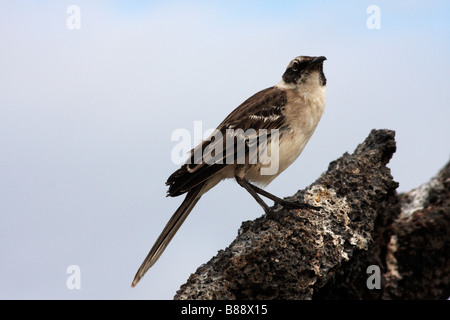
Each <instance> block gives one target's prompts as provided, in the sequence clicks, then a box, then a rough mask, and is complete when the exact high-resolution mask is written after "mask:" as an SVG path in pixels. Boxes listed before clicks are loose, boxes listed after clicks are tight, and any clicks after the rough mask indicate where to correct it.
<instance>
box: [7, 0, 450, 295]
mask: <svg viewBox="0 0 450 320" xmlns="http://www.w3.org/2000/svg"><path fill="white" fill-rule="evenodd" d="M69 5H78V6H79V8H80V9H81V15H80V22H81V24H80V27H81V29H79V30H76V29H75V30H70V29H68V28H67V26H66V20H67V19H68V18H69V14H67V13H66V9H67V7H68V6H69ZM369 5H377V6H378V7H379V8H380V10H381V14H380V19H381V20H380V22H381V29H375V30H370V29H368V28H367V24H366V21H367V19H368V18H369V16H370V14H368V13H367V12H366V10H367V8H368V7H369ZM0 44H1V50H0V150H1V151H0V174H1V176H0V218H1V220H0V262H1V263H0V298H1V299H171V298H172V297H173V296H174V294H175V292H176V290H178V288H179V287H180V285H181V284H183V283H185V281H186V280H187V278H188V277H189V275H190V273H192V272H195V270H196V269H197V267H199V266H200V265H201V264H202V263H205V262H207V261H208V260H209V259H210V258H211V257H212V256H214V255H215V254H216V253H217V251H218V250H219V249H224V248H225V247H226V246H227V245H228V244H229V243H230V242H231V241H232V240H233V239H234V238H235V237H236V235H237V230H238V228H239V226H240V225H241V223H242V221H245V220H250V219H255V218H257V217H259V216H261V215H262V214H263V211H262V210H261V208H260V207H259V205H258V204H257V203H256V202H255V201H254V200H253V199H252V198H251V196H250V195H249V194H248V193H247V192H245V191H244V190H242V189H241V188H240V187H239V186H238V185H237V184H236V183H235V182H233V181H227V182H225V183H222V184H221V185H219V186H218V187H217V188H215V189H214V190H212V191H210V192H209V193H208V194H206V195H205V196H204V197H203V198H202V199H201V200H200V202H199V203H198V205H197V206H196V208H195V209H194V211H193V212H192V213H191V215H190V216H189V217H188V219H187V220H186V222H185V223H184V225H183V226H182V228H181V229H180V231H179V232H178V234H177V235H176V236H175V238H174V239H173V241H172V243H171V244H170V245H169V247H168V248H167V250H166V251H165V253H164V254H163V256H162V257H161V259H160V260H159V261H158V262H157V264H156V265H155V266H154V267H153V268H152V269H151V270H150V271H149V272H148V273H147V274H146V276H145V277H144V278H143V280H142V281H141V282H140V283H139V285H138V286H137V287H136V288H134V289H132V288H130V283H131V281H132V279H133V276H134V274H135V272H136V270H137V268H138V267H139V265H140V264H141V262H142V260H143V259H144V257H145V256H146V255H147V253H148V251H149V249H150V247H151V246H152V245H153V242H154V241H155V239H156V238H157V237H158V235H159V233H160V231H161V230H162V228H163V227H164V225H165V224H166V222H167V221H168V219H169V217H170V216H171V214H172V213H173V211H174V210H175V209H176V208H177V207H178V205H179V204H180V203H181V201H182V197H178V198H166V197H165V193H166V186H165V185H164V183H165V181H166V179H167V177H168V176H169V175H170V174H171V173H172V172H173V171H174V170H176V169H177V168H178V166H177V165H175V164H173V163H172V161H171V157H170V155H171V150H172V148H173V147H174V146H175V145H176V142H173V141H171V134H172V132H173V131H174V130H176V129H179V128H184V129H187V130H190V131H192V130H193V127H194V121H203V128H204V129H208V128H213V127H215V126H217V125H218V124H219V123H220V122H221V121H222V119H223V118H224V117H225V116H226V115H227V114H228V113H229V112H230V111H232V110H233V109H234V108H235V107H237V106H238V105H239V104H240V103H241V102H243V101H244V100H245V99H247V98H248V97H249V96H250V95H252V94H254V93H256V92H257V91H259V90H261V89H264V88H267V87H269V86H272V85H274V84H276V83H277V82H278V81H279V80H280V78H281V75H282V74H283V72H284V70H285V67H286V65H287V64H288V63H289V61H290V60H291V59H292V58H294V57H295V56H298V55H324V56H326V57H327V58H328V60H327V61H326V62H325V67H324V70H325V74H326V76H327V78H328V86H327V107H326V110H325V113H324V115H323V117H322V120H321V122H320V123H319V126H318V128H317V130H316V133H315V134H314V136H313V137H312V139H311V140H310V142H309V144H308V145H307V147H306V148H305V150H304V152H303V154H302V155H301V156H300V158H299V159H298V160H297V161H296V162H295V163H294V164H293V165H292V166H291V167H290V168H289V169H287V170H286V171H285V172H284V173H283V174H282V175H281V176H280V177H279V178H278V179H277V180H275V181H274V182H273V183H272V184H271V185H270V186H269V187H268V188H267V190H269V191H271V192H273V193H275V194H277V195H279V196H282V197H283V196H288V195H292V194H294V193H295V192H296V191H297V190H299V189H302V188H304V187H306V186H308V185H309V184H311V183H312V182H314V180H315V179H316V178H318V176H319V175H320V174H321V173H322V172H324V171H326V169H327V167H328V163H329V162H330V161H332V160H335V159H336V158H338V157H339V156H341V155H342V154H343V153H344V152H350V153H351V152H353V150H354V149H355V148H356V146H357V145H358V143H360V142H362V141H363V140H364V139H365V138H366V137H367V135H368V134H369V132H370V130H371V129H373V128H377V129H381V128H388V129H393V130H395V131H396V140H397V152H396V153H395V154H394V157H393V159H392V160H391V162H390V164H389V167H390V168H391V170H392V174H393V176H394V178H395V179H396V180H397V181H398V182H399V183H400V187H399V189H398V190H399V192H404V191H408V190H410V189H411V188H414V187H417V186H419V185H420V184H422V183H424V182H426V181H428V180H429V179H430V178H431V177H432V176H433V175H434V174H436V173H437V172H438V171H439V169H440V168H441V167H442V166H443V165H444V164H445V163H446V162H447V161H448V160H449V155H450V153H449V150H450V149H449V140H450V139H449V138H450V125H449V120H450V105H449V101H450V80H449V74H450V62H449V61H450V2H449V1H320V2H319V1H314V2H313V1H310V2H303V1H282V2H280V1H153V2H152V1H86V0H83V1H17V0H14V1H13V0H10V1H0ZM268 203H270V204H271V202H270V201H269V202H268ZM70 265H77V266H79V268H80V270H81V276H80V284H81V288H80V289H74V290H69V289H68V288H67V286H66V280H67V278H68V277H69V276H70V274H68V273H66V269H67V267H68V266H70Z"/></svg>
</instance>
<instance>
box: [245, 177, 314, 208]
mask: <svg viewBox="0 0 450 320" xmlns="http://www.w3.org/2000/svg"><path fill="white" fill-rule="evenodd" d="M246 182H247V181H246ZM247 184H248V185H249V187H250V188H252V189H253V191H255V192H256V193H259V194H260V195H262V196H264V197H267V198H269V199H271V200H273V201H274V202H275V203H278V204H280V205H282V206H283V207H285V208H294V209H313V210H320V209H321V207H316V206H313V205H310V204H308V203H305V202H300V201H289V200H284V199H281V198H278V197H277V196H276V195H273V194H271V193H270V192H267V191H266V190H264V189H261V188H259V187H257V186H255V185H253V184H251V183H250V182H247Z"/></svg>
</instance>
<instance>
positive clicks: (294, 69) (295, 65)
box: [292, 62, 300, 71]
mask: <svg viewBox="0 0 450 320" xmlns="http://www.w3.org/2000/svg"><path fill="white" fill-rule="evenodd" d="M299 66H300V65H299V64H298V62H294V63H293V64H292V70H293V71H297V70H298V68H299Z"/></svg>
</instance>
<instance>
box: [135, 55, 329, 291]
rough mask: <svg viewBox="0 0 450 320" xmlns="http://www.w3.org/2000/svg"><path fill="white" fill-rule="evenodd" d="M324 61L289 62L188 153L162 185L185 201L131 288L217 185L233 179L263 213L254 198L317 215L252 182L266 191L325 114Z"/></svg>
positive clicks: (300, 148) (315, 58) (305, 59)
mask: <svg viewBox="0 0 450 320" xmlns="http://www.w3.org/2000/svg"><path fill="white" fill-rule="evenodd" d="M324 60H326V58H325V57H323V56H320V57H309V56H299V57H296V58H295V59H293V60H292V61H291V62H290V63H289V65H288V66H287V68H286V71H285V72H284V74H283V76H282V80H281V81H280V82H279V83H278V84H276V85H275V86H273V87H270V88H267V89H264V90H262V91H260V92H258V93H256V94H254V95H253V96H251V97H250V98H248V99H247V100H246V101H244V102H243V103H242V104H241V105H240V106H238V107H237V108H236V109H235V110H234V111H232V112H231V113H230V114H229V115H228V116H227V117H226V118H225V120H223V121H222V123H221V124H220V125H219V126H218V127H217V129H216V131H215V132H214V133H213V134H212V135H211V137H210V138H208V139H206V140H204V141H203V142H202V143H200V144H199V145H198V146H196V147H195V148H194V149H192V150H191V153H190V158H189V159H188V161H187V162H186V163H185V164H183V165H182V166H181V168H180V169H178V170H176V171H175V172H174V173H173V174H172V175H171V176H170V177H169V178H168V180H167V182H166V185H167V186H169V190H168V192H167V196H170V197H176V196H179V195H182V194H185V193H186V197H185V198H184V201H183V203H182V204H181V205H180V207H179V208H178V209H177V210H176V211H175V213H174V214H173V215H172V217H171V218H170V220H169V222H168V223H167V225H166V226H165V227H164V230H163V231H162V232H161V234H160V236H159V237H158V239H157V240H156V242H155V244H154V245H153V247H152V248H151V250H150V252H149V253H148V255H147V257H146V258H145V260H144V262H143V263H142V265H141V266H140V268H139V270H138V271H137V273H136V276H135V277H134V280H133V282H132V284H131V286H132V287H134V286H136V284H137V283H138V282H139V280H140V279H141V278H142V277H143V276H144V274H145V273H146V272H147V270H148V269H149V268H150V267H151V266H153V264H154V263H155V262H156V261H157V260H158V258H159V257H160V256H161V254H162V253H163V251H164V249H165V248H166V247H167V245H168V244H169V242H170V240H172V238H173V236H174V235H175V233H176V232H177V231H178V229H179V228H180V226H181V224H182V223H183V222H184V220H185V219H186V217H187V216H188V215H189V213H190V212H191V210H192V209H193V208H194V206H195V204H196V203H197V201H198V200H199V199H200V197H201V196H202V195H203V194H204V193H205V192H207V191H208V190H210V189H211V188H212V187H214V186H215V185H216V184H218V183H219V182H220V181H221V180H223V179H226V178H234V179H235V180H236V181H237V183H238V184H239V185H240V186H241V187H243V188H244V189H246V190H247V191H248V192H249V193H250V194H251V195H252V196H253V198H255V200H256V201H257V202H258V203H259V204H260V205H261V206H262V207H263V209H264V211H265V212H266V213H270V208H269V207H268V205H267V204H266V203H265V202H264V201H263V200H262V199H261V197H260V196H259V195H262V196H264V197H267V198H269V199H271V200H273V201H274V202H276V203H278V204H281V205H282V206H285V207H286V206H287V207H291V208H292V207H294V208H313V209H317V207H313V206H311V205H308V204H305V203H299V202H293V201H288V200H285V199H281V198H279V197H277V196H275V195H273V194H271V193H269V192H267V191H265V190H263V189H261V188H260V187H258V186H256V185H254V184H252V182H253V183H255V184H258V185H261V186H266V185H268V184H269V183H270V182H271V181H272V180H273V179H275V178H276V177H277V176H278V175H279V174H280V173H281V172H283V171H284V170H285V169H286V168H287V167H289V166H290V165H291V164H292V162H294V160H295V159H297V157H298V156H299V155H300V153H301V152H302V151H303V148H304V147H305V145H306V143H307V142H308V141H309V139H310V138H311V136H312V134H313V133H314V130H315V129H316V126H317V124H318V123H319V120H320V118H321V116H322V113H323V111H324V108H325V91H326V82H327V80H326V78H325V75H324V73H323V61H324ZM236 142H237V143H236ZM224 150H225V152H223V151H224ZM264 154H265V155H266V157H261V155H264ZM269 154H270V156H268V155H269ZM205 155H207V156H206V157H205ZM267 159H269V160H270V163H268V162H267ZM269 167H270V168H271V170H268V169H269Z"/></svg>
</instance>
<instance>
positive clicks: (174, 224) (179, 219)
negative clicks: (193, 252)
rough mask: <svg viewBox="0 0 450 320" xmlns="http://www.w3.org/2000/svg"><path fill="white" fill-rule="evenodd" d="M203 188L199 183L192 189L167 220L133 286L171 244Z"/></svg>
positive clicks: (135, 277)
mask: <svg viewBox="0 0 450 320" xmlns="http://www.w3.org/2000/svg"><path fill="white" fill-rule="evenodd" d="M202 188H203V185H199V186H197V187H195V188H194V189H192V190H190V191H189V192H188V193H187V194H186V197H185V198H184V201H183V203H182V204H181V205H180V207H179V208H178V209H177V210H176V211H175V213H174V214H173V215H172V217H171V218H170V220H169V222H167V224H166V226H165V227H164V230H163V231H162V232H161V234H160V235H159V237H158V239H157V240H156V242H155V244H154V245H153V247H152V248H151V250H150V252H149V253H148V255H147V257H145V260H144V262H142V264H141V266H140V268H139V270H138V271H137V272H136V275H135V276H134V280H133V282H132V283H131V286H132V287H135V286H136V285H137V283H138V282H139V280H141V278H142V277H143V276H144V274H145V273H146V272H147V271H148V269H150V268H151V267H152V266H153V265H154V264H155V262H156V261H157V260H158V259H159V257H160V256H161V254H162V253H163V252H164V250H165V249H166V247H167V245H168V244H169V242H170V240H172V238H173V236H174V235H175V233H176V232H177V231H178V229H179V228H180V227H181V225H182V224H183V222H184V220H186V218H187V216H188V215H189V213H190V212H191V211H192V209H193V208H194V206H195V205H196V203H197V201H198V200H199V199H200V197H201V196H202V194H203V193H202V192H201V191H202Z"/></svg>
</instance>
